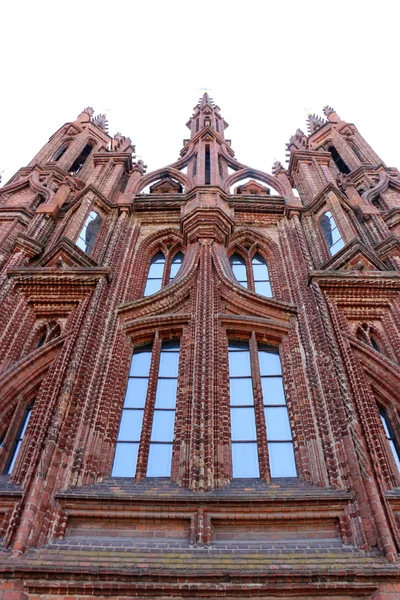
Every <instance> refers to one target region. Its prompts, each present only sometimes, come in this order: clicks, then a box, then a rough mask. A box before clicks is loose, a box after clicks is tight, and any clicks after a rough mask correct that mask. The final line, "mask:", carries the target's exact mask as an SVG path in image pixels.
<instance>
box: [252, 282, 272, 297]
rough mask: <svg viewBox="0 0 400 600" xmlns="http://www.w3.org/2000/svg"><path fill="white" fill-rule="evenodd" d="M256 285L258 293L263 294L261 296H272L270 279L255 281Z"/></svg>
mask: <svg viewBox="0 0 400 600" xmlns="http://www.w3.org/2000/svg"><path fill="white" fill-rule="evenodd" d="M254 287H255V291H256V292H257V294H261V296H265V297H266V298H272V290H271V284H270V283H269V281H255V282H254Z"/></svg>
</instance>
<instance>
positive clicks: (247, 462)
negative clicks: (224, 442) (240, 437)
mask: <svg viewBox="0 0 400 600" xmlns="http://www.w3.org/2000/svg"><path fill="white" fill-rule="evenodd" d="M232 471H233V472H232V475H233V477H260V469H259V467H258V454H257V444H256V443H252V444H232Z"/></svg>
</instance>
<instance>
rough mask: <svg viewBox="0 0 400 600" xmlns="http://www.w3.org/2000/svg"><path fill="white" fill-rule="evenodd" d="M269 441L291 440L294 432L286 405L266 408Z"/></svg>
mask: <svg viewBox="0 0 400 600" xmlns="http://www.w3.org/2000/svg"><path fill="white" fill-rule="evenodd" d="M264 412H265V421H266V424H267V438H268V441H270V442H272V441H274V440H291V439H292V432H291V430H290V423H289V417H288V411H287V408H286V407H285V406H282V407H273V408H264Z"/></svg>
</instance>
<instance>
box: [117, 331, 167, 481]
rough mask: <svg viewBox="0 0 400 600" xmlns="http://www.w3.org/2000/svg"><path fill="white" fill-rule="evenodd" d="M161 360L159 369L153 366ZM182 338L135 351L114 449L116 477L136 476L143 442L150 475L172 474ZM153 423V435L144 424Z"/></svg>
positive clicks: (147, 469) (147, 473) (163, 475)
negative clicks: (180, 341) (156, 370)
mask: <svg viewBox="0 0 400 600" xmlns="http://www.w3.org/2000/svg"><path fill="white" fill-rule="evenodd" d="M152 364H153V365H155V364H158V365H159V366H158V372H157V373H155V369H154V367H153V369H152V373H154V374H153V379H154V378H155V380H153V379H151V377H150V366H151V365H152ZM178 366H179V342H177V341H176V342H175V341H174V342H163V343H162V345H161V350H158V349H157V348H153V346H152V345H151V344H149V345H146V346H142V347H141V348H138V349H136V350H135V351H134V353H133V356H132V362H131V368H130V372H129V378H128V386H127V389H126V394H125V402H124V407H123V410H122V416H121V423H120V427H119V433H118V441H117V447H116V451H115V458H114V466H113V470H112V476H113V477H135V475H136V470H137V460H138V455H139V449H140V444H142V452H143V454H144V455H146V456H147V468H146V475H147V477H169V476H170V474H171V461H172V445H173V439H174V424H175V406H176V395H177V383H178ZM144 420H146V422H147V423H149V422H150V423H151V429H150V436H149V435H148V434H147V433H146V432H145V433H144V434H143V433H142V424H143V422H144Z"/></svg>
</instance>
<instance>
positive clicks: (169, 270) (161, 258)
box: [144, 250, 184, 296]
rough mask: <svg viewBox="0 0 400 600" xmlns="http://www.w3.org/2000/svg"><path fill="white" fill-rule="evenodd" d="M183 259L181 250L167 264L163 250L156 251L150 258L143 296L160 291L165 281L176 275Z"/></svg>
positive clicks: (167, 281)
mask: <svg viewBox="0 0 400 600" xmlns="http://www.w3.org/2000/svg"><path fill="white" fill-rule="evenodd" d="M183 259H184V254H183V252H177V253H176V254H175V255H174V257H173V259H172V260H171V263H170V264H168V261H167V259H166V257H165V255H164V254H163V252H161V250H160V252H157V254H155V255H154V256H153V258H152V259H151V263H150V267H149V272H148V275H147V280H146V287H145V290H144V296H151V295H152V294H155V293H156V292H158V291H160V290H161V288H162V287H164V285H167V283H169V282H170V281H172V280H173V279H174V278H175V277H176V276H177V274H178V272H179V269H180V268H181V265H182V263H183Z"/></svg>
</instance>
